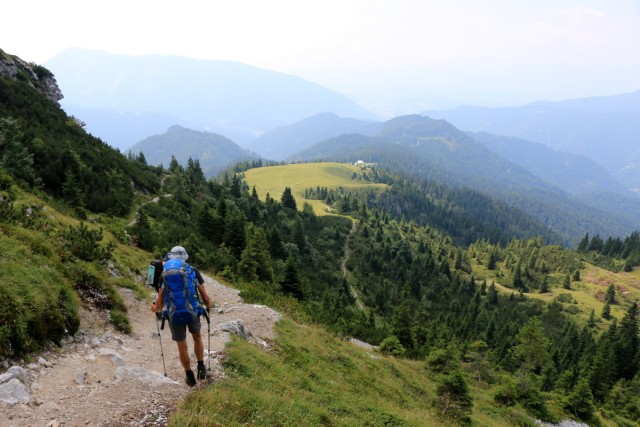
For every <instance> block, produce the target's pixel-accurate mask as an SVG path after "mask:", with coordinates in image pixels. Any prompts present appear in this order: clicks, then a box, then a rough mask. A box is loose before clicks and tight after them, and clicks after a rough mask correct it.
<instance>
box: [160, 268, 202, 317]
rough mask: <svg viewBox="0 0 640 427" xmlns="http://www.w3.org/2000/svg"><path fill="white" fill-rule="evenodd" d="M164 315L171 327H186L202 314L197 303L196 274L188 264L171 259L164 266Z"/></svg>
mask: <svg viewBox="0 0 640 427" xmlns="http://www.w3.org/2000/svg"><path fill="white" fill-rule="evenodd" d="M162 280H163V281H164V301H165V309H164V315H165V316H166V318H167V320H169V323H171V324H172V325H186V324H188V323H191V322H193V321H195V320H196V318H197V317H198V316H199V315H200V314H202V313H201V312H202V310H203V309H202V307H201V306H200V304H199V303H198V291H197V289H196V274H195V271H194V270H193V269H192V268H191V266H190V265H189V264H187V263H186V262H184V261H182V260H180V259H171V260H169V261H167V262H166V263H165V264H164V268H163V271H162Z"/></svg>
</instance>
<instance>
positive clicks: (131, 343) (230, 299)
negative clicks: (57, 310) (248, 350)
mask: <svg viewBox="0 0 640 427" xmlns="http://www.w3.org/2000/svg"><path fill="white" fill-rule="evenodd" d="M203 277H204V279H205V286H206V288H207V293H208V294H209V295H210V296H211V298H212V300H213V301H214V303H215V308H212V309H211V314H210V315H211V325H210V331H211V332H210V340H211V354H210V355H209V357H210V359H208V357H207V346H208V343H207V323H206V321H205V320H204V318H203V319H202V337H203V341H204V347H205V366H209V365H210V367H211V371H210V378H208V379H206V380H204V381H203V382H201V383H198V385H196V388H199V387H204V386H206V385H207V384H210V383H212V382H215V381H219V380H220V379H222V378H223V377H224V372H223V370H222V365H221V359H222V357H223V350H224V345H225V343H226V342H227V341H228V340H229V339H230V336H231V333H232V332H229V325H232V326H233V325H235V326H237V325H238V324H240V322H241V325H244V329H245V331H246V332H247V333H248V334H250V335H251V336H250V338H249V339H251V340H254V341H255V342H257V343H258V345H262V346H265V347H268V346H269V342H270V341H271V340H272V339H273V337H274V336H273V334H274V332H273V326H274V324H275V323H276V322H277V321H278V320H279V319H280V315H279V314H278V313H277V312H275V311H273V310H271V309H270V308H268V307H266V306H261V305H254V304H245V303H244V302H243V301H242V299H241V298H240V297H239V295H238V294H239V292H238V291H237V290H235V289H231V288H228V287H226V286H224V285H222V284H220V283H219V282H217V281H215V280H214V279H212V278H211V277H209V276H206V275H203ZM149 289H150V288H149ZM120 292H121V294H122V296H123V298H124V299H125V302H126V304H127V308H128V315H129V320H130V322H131V327H132V332H131V334H129V335H127V334H123V333H120V332H117V331H115V330H114V329H113V327H111V326H110V325H109V324H108V322H107V318H106V316H105V314H104V313H102V314H100V315H98V314H97V312H96V311H92V312H89V311H87V310H86V309H81V319H82V320H81V326H80V331H79V332H78V334H76V336H75V337H73V338H71V339H69V340H66V341H65V342H64V343H63V345H62V347H60V348H57V347H56V348H51V349H50V350H48V351H46V352H44V353H42V354H41V355H40V356H39V357H37V360H36V361H35V362H33V363H25V364H23V365H22V367H23V368H25V369H27V372H28V374H29V375H28V377H30V378H29V379H28V380H27V381H26V382H28V383H29V384H27V386H28V390H29V393H30V397H31V401H30V402H29V403H26V404H25V403H22V404H21V403H18V404H7V403H2V402H0V425H2V426H3V427H23V426H24V427H26V426H28V427H63V426H64V427H71V426H74V427H75V426H164V425H166V423H167V415H168V414H169V413H170V412H171V411H173V410H174V409H175V407H176V405H177V404H178V403H179V402H180V400H181V399H182V398H184V397H185V396H186V395H187V394H188V393H190V392H191V391H192V390H193V388H191V387H189V386H187V385H186V384H185V381H184V376H185V375H184V370H183V369H182V366H181V365H180V361H179V359H178V350H177V346H176V344H175V342H173V341H172V340H171V333H170V331H169V327H168V326H165V328H164V330H163V331H161V334H160V338H161V341H162V349H163V353H164V360H165V365H166V371H167V377H165V376H164V369H163V364H162V357H161V352H160V339H159V337H158V324H157V323H156V317H155V314H154V313H152V312H151V311H150V305H151V298H149V299H146V300H139V299H137V298H136V297H135V296H134V294H133V292H132V291H130V290H128V289H120ZM149 292H150V295H152V293H151V292H152V291H151V290H150V291H149ZM238 321H240V322H238ZM187 335H188V337H187V342H188V344H189V352H190V355H191V364H192V369H193V370H194V371H195V368H196V359H195V355H194V354H193V340H192V339H191V336H190V335H189V334H187Z"/></svg>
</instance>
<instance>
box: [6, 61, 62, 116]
mask: <svg viewBox="0 0 640 427" xmlns="http://www.w3.org/2000/svg"><path fill="white" fill-rule="evenodd" d="M0 77H6V78H10V79H13V80H22V81H24V82H26V83H27V84H28V85H30V86H31V87H33V88H35V89H37V90H39V91H41V92H42V93H43V94H44V95H45V96H46V97H47V98H49V99H50V100H52V101H53V102H55V103H56V104H57V103H58V101H60V100H61V99H62V98H63V96H62V92H61V91H60V88H59V87H58V83H56V79H55V78H54V77H53V74H52V73H51V71H49V70H47V69H46V68H44V67H43V66H41V65H36V64H30V63H28V62H25V61H23V60H22V59H20V58H18V57H17V56H14V55H9V54H7V53H5V52H4V51H3V50H2V49H0Z"/></svg>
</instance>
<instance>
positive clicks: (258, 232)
mask: <svg viewBox="0 0 640 427" xmlns="http://www.w3.org/2000/svg"><path fill="white" fill-rule="evenodd" d="M238 272H239V273H240V274H242V275H243V276H244V277H245V278H246V279H247V280H250V281H251V280H260V281H261V282H271V280H272V279H273V267H272V261H271V256H270V255H269V245H268V243H267V238H266V236H265V234H264V231H263V230H262V229H261V228H259V227H256V226H255V225H254V224H251V223H250V224H249V225H248V226H247V242H246V246H245V248H244V250H243V251H242V255H241V256H240V262H239V263H238Z"/></svg>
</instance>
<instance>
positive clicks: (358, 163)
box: [354, 160, 364, 167]
mask: <svg viewBox="0 0 640 427" xmlns="http://www.w3.org/2000/svg"><path fill="white" fill-rule="evenodd" d="M354 165H355V166H360V167H364V160H356V162H355V163H354Z"/></svg>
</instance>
